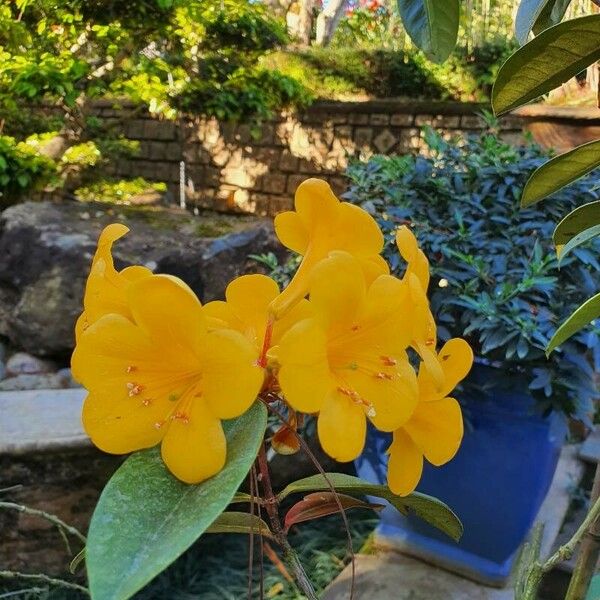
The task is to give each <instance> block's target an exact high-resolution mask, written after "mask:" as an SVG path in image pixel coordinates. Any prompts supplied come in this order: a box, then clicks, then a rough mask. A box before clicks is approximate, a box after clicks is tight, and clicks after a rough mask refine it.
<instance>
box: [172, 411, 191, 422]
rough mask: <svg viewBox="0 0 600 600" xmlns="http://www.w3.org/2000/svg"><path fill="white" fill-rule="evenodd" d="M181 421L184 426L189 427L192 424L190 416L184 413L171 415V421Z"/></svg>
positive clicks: (177, 412) (178, 412)
mask: <svg viewBox="0 0 600 600" xmlns="http://www.w3.org/2000/svg"><path fill="white" fill-rule="evenodd" d="M175 420H178V421H181V422H182V423H183V424H185V425H187V424H188V423H189V422H190V416H189V415H188V414H187V413H185V412H183V411H180V410H178V411H176V412H174V413H173V414H172V415H171V421H175Z"/></svg>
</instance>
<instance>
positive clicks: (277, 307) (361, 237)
mask: <svg viewBox="0 0 600 600" xmlns="http://www.w3.org/2000/svg"><path fill="white" fill-rule="evenodd" d="M295 207H296V210H295V211H288V212H284V213H281V214H279V215H277V216H276V217H275V233H276V234H277V237H278V238H279V240H280V241H281V243H282V244H283V245H284V246H286V247H287V248H289V249H290V250H293V251H294V252H297V253H298V254H301V255H302V256H303V259H302V262H301V263H300V266H299V268H298V271H297V272H296V274H295V276H294V278H293V279H292V281H291V282H290V284H289V285H288V286H287V288H286V289H285V290H283V292H282V293H281V294H280V295H279V296H278V297H277V298H276V299H275V300H274V301H273V303H272V305H271V311H272V313H273V314H274V315H275V317H276V318H279V316H280V315H282V314H283V313H284V312H285V311H286V310H288V309H289V308H290V307H291V306H293V305H294V304H295V303H296V302H298V301H299V300H300V299H301V298H303V297H304V296H305V295H306V294H307V292H308V288H309V286H310V279H311V275H312V271H313V269H314V267H315V266H316V265H317V264H318V262H319V261H321V260H323V259H324V258H327V256H328V255H329V253H330V252H332V251H334V250H343V251H344V252H348V253H349V254H351V255H352V256H354V257H355V258H356V259H357V260H358V261H359V264H360V266H361V268H362V270H363V272H364V276H366V277H367V280H368V281H369V282H370V281H372V280H374V279H375V278H376V277H377V276H379V275H382V274H387V273H389V268H388V266H387V263H386V262H385V260H384V259H383V258H382V257H381V256H380V252H381V251H382V249H383V234H382V233H381V231H380V229H379V227H378V226H377V223H376V222H375V220H374V219H373V217H371V215H369V213H367V212H365V211H364V210H363V209H362V208H359V207H358V206H355V205H353V204H350V203H348V202H340V201H339V200H338V199H337V198H336V197H335V195H334V193H333V192H332V191H331V188H330V187H329V185H328V184H327V183H326V182H325V181H322V180H320V179H307V180H306V181H304V182H302V183H301V184H300V185H299V186H298V189H297V190H296V196H295Z"/></svg>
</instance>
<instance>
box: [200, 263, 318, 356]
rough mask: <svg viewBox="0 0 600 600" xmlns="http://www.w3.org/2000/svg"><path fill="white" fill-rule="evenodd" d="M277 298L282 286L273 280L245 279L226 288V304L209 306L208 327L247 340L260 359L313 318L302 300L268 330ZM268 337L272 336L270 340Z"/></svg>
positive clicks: (207, 309) (260, 276)
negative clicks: (297, 325) (299, 324)
mask: <svg viewBox="0 0 600 600" xmlns="http://www.w3.org/2000/svg"><path fill="white" fill-rule="evenodd" d="M278 296H279V286H278V285H277V283H276V282H275V281H274V280H273V279H271V278H270V277H267V276H266V275H258V274H256V275H242V276H241V277H238V278H237V279H234V280H233V281H232V282H231V283H230V284H229V285H228V286H227V290H226V291H225V300H226V301H225V302H223V301H222V300H214V301H213V302H209V303H207V304H205V305H204V308H203V311H204V313H205V314H206V315H207V317H209V327H212V328H216V329H220V328H223V327H229V328H231V329H235V330H237V331H239V332H240V333H242V334H243V335H244V336H246V338H248V340H249V341H250V342H252V344H253V345H254V347H255V349H256V353H257V358H258V355H259V354H260V353H261V352H262V351H263V350H268V348H269V347H270V346H271V345H273V344H277V343H278V342H279V340H280V339H281V336H282V335H283V334H284V333H285V332H286V331H287V330H288V329H289V328H290V327H291V326H292V325H294V324H295V323H297V322H298V321H300V320H302V319H305V318H306V317H308V316H310V315H311V314H312V310H311V307H310V304H309V303H308V301H307V300H301V301H300V302H299V303H298V304H296V305H295V306H294V307H293V308H292V309H291V310H290V311H288V312H287V313H286V314H285V315H283V317H282V318H281V319H279V320H278V321H275V322H274V324H273V325H272V328H269V327H268V324H269V306H270V305H271V303H272V302H273V301H274V300H275V299H276V298H277V297H278ZM265 334H268V335H269V338H268V339H265ZM265 344H266V347H265Z"/></svg>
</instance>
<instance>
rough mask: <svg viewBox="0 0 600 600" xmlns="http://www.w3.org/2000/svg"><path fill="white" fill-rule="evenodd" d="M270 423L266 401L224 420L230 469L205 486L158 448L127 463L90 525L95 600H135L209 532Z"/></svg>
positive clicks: (89, 561) (89, 558) (90, 574)
mask: <svg viewBox="0 0 600 600" xmlns="http://www.w3.org/2000/svg"><path fill="white" fill-rule="evenodd" d="M266 423H267V413H266V409H265V407H264V406H263V405H262V404H261V403H260V402H256V403H255V404H254V405H253V406H252V408H250V410H248V412H246V413H245V414H244V415H242V416H241V417H239V418H237V419H233V420H230V421H226V422H224V424H223V425H224V429H225V435H226V437H227V463H226V464H225V467H224V468H223V470H222V471H221V472H220V473H218V474H217V475H215V476H214V477H212V478H210V479H208V480H207V481H204V482H202V483H201V484H199V485H187V484H185V483H183V482H181V481H179V480H177V479H175V477H173V476H172V475H171V474H170V473H169V472H168V471H167V470H166V468H165V466H164V464H163V462H162V460H161V457H160V450H159V449H158V448H152V449H150V450H144V451H142V452H137V453H135V454H133V455H132V456H130V457H129V458H128V459H127V460H126V461H125V463H124V464H123V465H122V466H121V467H120V468H119V469H118V471H117V472H116V473H115V474H114V475H113V477H112V478H111V480H110V481H109V482H108V484H107V486H106V487H105V488H104V491H103V492H102V495H101V496H100V500H99V501H98V505H97V506H96V510H95V511H94V514H93V516H92V521H91V523H90V529H89V533H88V543H87V549H86V562H87V570H88V578H89V585H90V591H91V594H92V598H93V599H94V600H125V599H127V598H131V596H132V595H133V594H135V593H136V592H137V591H138V590H140V589H141V588H142V587H143V586H144V585H146V584H147V583H148V582H149V581H150V580H151V579H153V578H154V577H155V576H156V575H158V574H159V573H160V572H161V571H163V570H164V569H165V568H166V567H167V566H168V565H169V564H171V563H172V562H173V561H174V560H175V559H176V558H177V557H178V556H180V555H181V554H182V553H183V552H184V551H185V550H186V549H187V548H189V546H191V544H193V543H194V542H195V541H196V540H197V539H198V538H199V537H200V535H202V533H204V532H205V531H206V529H207V528H208V527H209V526H210V525H211V524H212V523H213V522H214V521H215V519H216V518H217V517H218V516H219V515H220V514H221V513H222V512H223V511H224V510H225V508H226V507H227V505H228V504H229V503H230V502H231V500H232V498H234V496H235V493H236V491H237V489H238V487H239V486H240V484H241V483H242V481H243V480H244V477H245V476H246V474H247V473H248V471H249V469H250V467H251V466H252V463H253V462H254V459H255V457H256V454H257V451H258V448H259V446H260V444H261V443H262V440H263V435H264V432H265V428H266Z"/></svg>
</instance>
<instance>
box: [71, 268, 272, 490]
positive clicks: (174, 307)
mask: <svg viewBox="0 0 600 600" xmlns="http://www.w3.org/2000/svg"><path fill="white" fill-rule="evenodd" d="M91 276H92V275H91ZM91 276H90V277H91ZM125 299H126V300H125V303H124V304H123V306H121V308H122V309H123V310H121V311H120V312H109V313H107V314H104V315H103V316H101V317H100V318H98V319H97V320H95V322H93V323H92V324H91V325H89V326H88V327H87V328H86V329H85V331H83V332H82V333H81V334H80V336H79V339H78V342H77V346H76V348H75V352H74V353H73V358H72V367H73V375H74V377H75V378H76V379H77V380H78V381H79V382H80V383H81V384H82V385H83V386H84V387H85V388H86V389H87V391H88V396H87V398H86V400H85V402H84V406H83V415H82V420H83V425H84V428H85V430H86V432H87V433H88V435H89V436H90V438H91V439H92V441H93V442H94V443H95V444H96V445H97V446H98V447H99V448H100V449H102V450H104V451H106V452H110V453H113V454H125V453H128V452H132V451H134V450H140V449H142V448H148V447H151V446H154V445H156V444H158V443H161V453H162V457H163V460H164V462H165V464H166V466H167V467H168V468H169V470H170V471H171V472H172V473H173V474H174V475H175V476H176V477H178V478H179V479H181V480H182V481H185V482H187V483H197V482H200V481H203V480H204V479H207V478H208V477H211V476H212V475H214V474H215V473H217V472H218V471H220V470H221V468H222V467H223V465H224V464H225V459H226V441H225V436H224V433H223V429H222V426H221V419H231V418H233V417H237V416H239V415H241V414H242V413H244V412H245V411H246V410H247V409H248V408H249V407H250V405H251V404H252V403H253V402H254V400H255V398H256V396H257V394H258V392H259V390H260V388H261V385H262V383H263V378H264V372H263V370H262V369H261V368H260V367H258V366H257V365H256V351H255V348H254V346H253V345H252V344H251V343H250V342H249V341H248V339H246V337H244V336H243V335H242V334H241V333H239V332H238V331H234V330H215V331H210V330H209V329H208V326H207V318H206V316H205V315H204V313H203V312H202V307H201V305H200V302H199V300H198V299H197V298H196V296H195V294H194V293H193V292H192V290H190V288H188V287H187V286H186V285H185V283H183V282H182V281H180V280H179V279H177V278H175V277H171V276H168V275H151V276H148V277H143V278H141V279H138V280H137V281H133V282H131V283H130V284H129V285H128V286H127V289H126V293H125Z"/></svg>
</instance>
